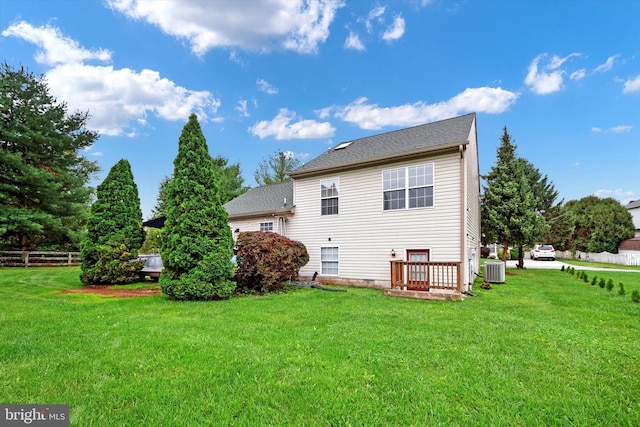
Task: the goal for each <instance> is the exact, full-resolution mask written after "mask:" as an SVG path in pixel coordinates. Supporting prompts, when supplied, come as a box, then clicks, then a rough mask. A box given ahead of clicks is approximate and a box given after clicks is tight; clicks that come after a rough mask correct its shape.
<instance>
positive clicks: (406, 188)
mask: <svg viewBox="0 0 640 427" xmlns="http://www.w3.org/2000/svg"><path fill="white" fill-rule="evenodd" d="M429 165H430V166H431V171H432V172H431V177H432V182H431V185H421V186H414V187H410V186H409V168H412V167H418V166H429ZM397 169H403V170H404V181H405V182H404V188H403V189H404V200H405V205H404V208H402V209H385V208H384V193H385V192H386V191H397V190H400V189H399V188H396V189H390V190H385V189H384V173H385V172H387V171H391V170H397ZM380 175H381V178H382V179H381V181H382V212H394V211H406V210H415V209H432V208H434V207H435V206H436V166H435V163H434V162H427V163H420V164H417V165H408V166H400V167H395V168H388V169H383V170H382V172H381V173H380ZM424 187H431V188H433V196H432V199H433V203H432V205H431V206H419V207H415V208H411V207H409V190H411V189H413V188H424Z"/></svg>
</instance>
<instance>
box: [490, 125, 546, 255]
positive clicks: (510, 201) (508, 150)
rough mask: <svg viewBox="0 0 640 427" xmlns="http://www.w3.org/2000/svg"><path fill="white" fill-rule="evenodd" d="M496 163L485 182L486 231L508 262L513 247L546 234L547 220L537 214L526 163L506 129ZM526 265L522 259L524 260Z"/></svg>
mask: <svg viewBox="0 0 640 427" xmlns="http://www.w3.org/2000/svg"><path fill="white" fill-rule="evenodd" d="M500 141H501V144H500V147H498V150H497V159H496V164H495V165H494V166H493V167H492V168H491V171H490V172H489V174H488V175H487V176H485V179H486V181H487V185H486V187H484V196H483V205H482V209H483V227H486V228H487V230H486V231H485V230H483V232H485V234H487V235H491V236H492V237H495V238H496V239H497V240H498V241H499V242H502V244H503V249H504V250H503V257H502V258H503V261H506V260H507V259H508V255H509V249H508V247H509V245H515V246H519V245H524V244H529V243H531V242H532V241H533V240H535V239H537V238H538V237H539V236H540V234H542V233H543V232H544V231H546V228H545V227H546V224H545V222H544V218H543V217H542V216H541V215H539V214H538V213H537V212H536V199H535V198H534V194H533V192H532V189H531V186H530V185H529V181H528V180H527V176H526V175H525V167H524V162H522V161H519V160H518V159H516V156H515V151H516V145H515V143H514V142H513V140H512V139H511V135H509V134H508V133H507V128H506V126H505V127H504V129H503V134H502V137H501V138H500ZM520 262H522V258H521V259H520Z"/></svg>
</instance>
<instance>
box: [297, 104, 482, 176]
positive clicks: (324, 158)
mask: <svg viewBox="0 0 640 427" xmlns="http://www.w3.org/2000/svg"><path fill="white" fill-rule="evenodd" d="M475 117H476V115H475V113H471V114H466V115H464V116H459V117H454V118H451V119H446V120H441V121H439V122H434V123H428V124H425V125H420V126H414V127H410V128H406V129H399V130H395V131H391V132H386V133H382V134H379V135H373V136H368V137H365V138H360V139H355V140H353V141H348V142H350V144H349V145H348V146H346V147H345V148H341V149H338V150H336V148H335V147H334V148H332V149H330V150H328V151H327V152H325V153H323V154H321V155H319V156H318V157H316V158H314V159H312V160H311V161H309V162H307V163H306V164H304V165H303V166H301V167H299V168H298V169H296V170H295V171H293V172H292V173H291V176H292V177H294V178H295V176H296V175H304V174H306V173H313V172H315V171H321V170H325V169H336V168H341V167H347V166H351V165H357V164H359V163H368V162H371V161H375V160H377V159H380V160H382V159H390V158H394V157H402V156H403V155H406V154H409V153H415V152H418V151H425V152H426V151H430V150H434V149H437V148H438V147H445V146H448V145H451V144H456V143H464V142H467V140H468V138H469V133H470V131H471V125H472V123H473V120H474V119H475ZM339 145H342V144H339ZM339 145H337V146H339ZM337 146H336V147H337Z"/></svg>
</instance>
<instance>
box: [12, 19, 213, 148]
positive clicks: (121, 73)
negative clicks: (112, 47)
mask: <svg viewBox="0 0 640 427" xmlns="http://www.w3.org/2000/svg"><path fill="white" fill-rule="evenodd" d="M2 35H4V36H5V37H6V36H13V37H20V38H23V39H24V40H27V41H29V42H31V43H34V44H35V45H37V46H38V47H39V48H41V49H42V51H40V52H38V53H37V54H36V58H39V59H38V60H39V61H42V62H43V63H45V64H48V65H50V66H51V67H52V68H50V69H49V70H48V71H47V72H46V77H47V83H48V85H49V88H50V90H51V93H52V95H54V96H55V97H56V98H58V99H61V100H64V101H65V102H66V103H67V104H68V106H69V109H70V110H71V111H74V110H80V111H89V113H90V115H91V118H90V119H89V121H88V123H87V127H88V128H89V129H91V130H95V131H98V132H100V133H101V134H105V135H135V131H132V130H131V128H130V126H131V123H132V122H134V123H138V124H139V125H143V126H144V125H145V124H146V121H147V115H149V114H153V115H155V116H157V117H160V118H162V119H165V120H186V119H187V118H188V117H189V114H191V113H192V112H195V113H196V114H198V116H199V117H200V118H201V119H203V120H204V119H206V118H207V117H208V115H209V114H211V113H214V114H215V112H216V111H217V109H218V107H219V106H220V101H219V100H218V99H216V98H214V97H213V96H212V95H211V93H209V92H208V91H193V90H189V89H186V88H184V87H181V86H178V85H176V84H175V83H174V82H173V81H171V80H168V79H166V78H163V77H161V76H160V73H158V72H157V71H153V70H146V69H145V70H142V71H140V72H137V71H134V70H131V69H129V68H121V69H115V68H114V67H113V66H111V65H89V64H86V63H84V61H86V60H102V61H107V60H109V59H110V54H108V55H107V54H106V53H104V52H108V51H106V50H103V49H99V50H96V51H89V50H87V49H84V48H82V47H81V46H80V45H79V43H78V42H77V41H75V40H71V39H69V38H68V37H66V36H64V35H63V34H61V32H60V31H59V30H58V29H57V28H52V27H49V26H44V27H33V26H31V25H30V24H28V23H25V22H21V23H19V24H16V25H12V26H11V27H9V28H8V29H7V30H5V31H3V32H2ZM65 49H66V50H67V52H66V53H64V52H63V51H64V50H65Z"/></svg>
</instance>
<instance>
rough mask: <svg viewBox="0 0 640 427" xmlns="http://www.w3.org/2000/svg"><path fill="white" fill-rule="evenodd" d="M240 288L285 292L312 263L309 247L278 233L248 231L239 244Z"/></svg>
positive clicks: (244, 233)
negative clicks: (305, 267) (299, 272)
mask: <svg viewBox="0 0 640 427" xmlns="http://www.w3.org/2000/svg"><path fill="white" fill-rule="evenodd" d="M236 247H237V259H238V268H237V270H236V278H237V281H238V287H239V288H241V289H242V290H243V291H245V292H251V291H261V292H274V291H279V290H282V289H283V288H284V286H285V284H286V283H287V281H289V280H290V279H291V278H292V277H296V276H297V275H298V271H299V270H300V268H301V267H303V266H304V265H306V264H307V262H309V254H308V253H307V248H306V247H305V246H304V245H303V244H302V243H300V242H298V241H295V240H291V239H289V238H287V237H284V236H281V235H280V234H277V233H271V232H266V231H248V232H243V233H240V234H239V235H238V240H237V241H236Z"/></svg>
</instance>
